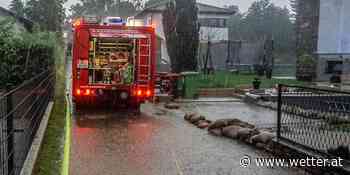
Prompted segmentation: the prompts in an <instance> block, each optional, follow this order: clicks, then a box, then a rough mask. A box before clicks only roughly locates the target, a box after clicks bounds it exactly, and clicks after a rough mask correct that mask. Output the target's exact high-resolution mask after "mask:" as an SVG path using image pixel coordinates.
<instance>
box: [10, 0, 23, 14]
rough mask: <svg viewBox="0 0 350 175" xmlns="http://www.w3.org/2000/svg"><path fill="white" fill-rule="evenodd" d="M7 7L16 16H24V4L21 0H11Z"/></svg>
mask: <svg viewBox="0 0 350 175" xmlns="http://www.w3.org/2000/svg"><path fill="white" fill-rule="evenodd" d="M9 7H10V8H9V9H10V10H11V11H12V12H14V13H15V14H16V15H17V16H21V17H23V16H24V4H23V2H22V1H21V0H12V1H11V3H10V6H9Z"/></svg>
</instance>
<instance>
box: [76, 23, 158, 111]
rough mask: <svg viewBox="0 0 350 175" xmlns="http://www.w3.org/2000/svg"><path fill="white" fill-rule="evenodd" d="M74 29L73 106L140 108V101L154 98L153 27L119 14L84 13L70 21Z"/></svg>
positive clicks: (154, 50)
mask: <svg viewBox="0 0 350 175" xmlns="http://www.w3.org/2000/svg"><path fill="white" fill-rule="evenodd" d="M99 21H102V22H99ZM73 30H74V34H73V49H72V51H73V61H72V66H73V67H72V71H73V74H72V83H73V84H72V94H73V102H74V103H75V108H79V107H80V106H85V105H100V104H104V105H111V106H117V105H122V106H125V107H127V108H129V109H136V110H139V108H140V104H141V103H143V102H145V101H148V100H152V99H153V96H154V86H155V85H154V83H155V73H156V72H155V68H156V63H155V61H156V37H155V30H154V27H152V26H129V25H126V24H125V23H123V21H122V20H121V19H120V18H113V17H108V18H104V19H102V20H98V19H97V18H92V17H88V18H86V17H85V18H80V19H78V20H76V21H75V22H74V23H73Z"/></svg>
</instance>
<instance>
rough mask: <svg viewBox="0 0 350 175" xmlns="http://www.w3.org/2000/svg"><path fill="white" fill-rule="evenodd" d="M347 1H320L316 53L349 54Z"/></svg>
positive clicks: (348, 5)
mask: <svg viewBox="0 0 350 175" xmlns="http://www.w3.org/2000/svg"><path fill="white" fill-rule="evenodd" d="M349 7H350V1H349V0H331V1H330V0H321V1H320V21H319V22H320V23H319V39H318V53H337V54H339V53H350V20H349V19H350V11H349V10H348V9H349Z"/></svg>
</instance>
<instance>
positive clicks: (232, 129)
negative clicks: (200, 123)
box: [222, 125, 242, 139]
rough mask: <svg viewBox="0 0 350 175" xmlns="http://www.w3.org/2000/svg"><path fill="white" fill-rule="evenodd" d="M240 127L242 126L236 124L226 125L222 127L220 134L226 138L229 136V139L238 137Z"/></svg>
mask: <svg viewBox="0 0 350 175" xmlns="http://www.w3.org/2000/svg"><path fill="white" fill-rule="evenodd" d="M241 128H242V127H240V126H236V125H232V126H226V127H224V128H223V129H222V135H224V136H226V137H228V138H231V139H237V138H238V131H239V130H240V129H241Z"/></svg>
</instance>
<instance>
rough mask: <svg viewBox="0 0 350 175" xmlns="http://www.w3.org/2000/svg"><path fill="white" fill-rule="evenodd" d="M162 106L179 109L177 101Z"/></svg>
mask: <svg viewBox="0 0 350 175" xmlns="http://www.w3.org/2000/svg"><path fill="white" fill-rule="evenodd" d="M164 107H165V108H167V109H179V108H180V105H179V104H177V103H167V104H165V105H164Z"/></svg>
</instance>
